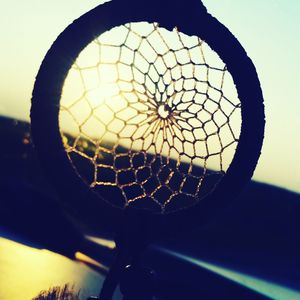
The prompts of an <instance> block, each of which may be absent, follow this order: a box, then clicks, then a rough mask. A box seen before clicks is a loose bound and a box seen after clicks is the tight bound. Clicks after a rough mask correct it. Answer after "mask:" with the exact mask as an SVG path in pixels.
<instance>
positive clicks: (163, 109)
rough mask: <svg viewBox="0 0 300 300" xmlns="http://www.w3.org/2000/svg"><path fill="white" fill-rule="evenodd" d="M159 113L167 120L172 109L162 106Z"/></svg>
mask: <svg viewBox="0 0 300 300" xmlns="http://www.w3.org/2000/svg"><path fill="white" fill-rule="evenodd" d="M157 112H158V115H159V116H160V117H161V118H162V119H167V118H168V117H169V116H170V114H171V108H170V107H169V106H168V105H167V104H161V105H160V106H159V107H158V109H157Z"/></svg>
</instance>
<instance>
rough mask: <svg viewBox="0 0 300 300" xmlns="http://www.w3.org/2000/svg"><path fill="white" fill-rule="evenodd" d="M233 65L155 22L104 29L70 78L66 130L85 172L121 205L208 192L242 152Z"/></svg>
mask: <svg viewBox="0 0 300 300" xmlns="http://www.w3.org/2000/svg"><path fill="white" fill-rule="evenodd" d="M240 107H241V104H240V101H239V99H238V96H237V92H236V88H235V85H234V83H233V80H232V78H231V75H230V74H229V72H228V71H227V68H226V65H225V64H224V63H223V62H222V60H221V59H220V58H219V57H218V55H217V54H216V53H215V52H214V51H213V50H211V48H210V47H209V46H208V45H207V44H206V43H205V42H204V41H202V40H201V39H200V38H198V37H195V36H192V37H191V36H187V35H185V34H183V33H181V32H179V31H178V30H177V29H176V28H174V29H173V31H168V30H166V29H164V28H160V27H159V25H158V24H156V23H151V24H149V23H146V22H145V23H144V22H142V23H130V24H126V25H122V26H120V27H115V28H113V29H111V30H110V31H107V32H105V33H103V34H102V35H100V36H99V37H97V38H96V39H95V40H94V41H93V42H92V43H91V44H90V45H88V46H87V47H86V48H85V49H84V50H83V51H82V52H81V54H80V55H79V57H78V58H77V60H76V61H75V62H74V64H73V66H72V68H71V69H70V71H69V73H68V76H67V78H66V80H65V84H64V88H63V93H62V97H61V104H60V129H61V132H62V137H63V141H64V145H65V149H66V151H67V153H68V155H69V158H70V161H71V162H72V164H73V165H74V167H75V169H76V171H77V172H78V174H79V175H80V176H81V177H82V178H83V180H84V181H86V183H87V184H89V186H90V187H91V189H93V190H94V191H96V192H98V193H99V194H100V195H101V196H103V197H104V198H105V199H107V200H108V201H109V202H110V203H111V204H113V205H117V206H121V207H124V206H127V205H132V206H135V207H138V208H145V209H151V210H153V211H158V212H162V213H164V212H169V211H174V210H177V209H180V208H184V207H187V206H189V205H192V204H194V203H195V202H197V201H199V199H201V198H202V197H203V196H205V195H206V194H207V193H209V192H210V191H211V190H212V189H213V188H214V186H215V185H216V183H217V182H218V181H219V180H220V179H221V178H222V176H224V174H225V173H226V170H227V169H228V166H229V165H230V162H231V160H232V158H233V155H234V153H235V149H236V146H237V143H238V137H239V134H240V126H241V112H240Z"/></svg>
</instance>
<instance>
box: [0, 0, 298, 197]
mask: <svg viewBox="0 0 300 300" xmlns="http://www.w3.org/2000/svg"><path fill="white" fill-rule="evenodd" d="M124 1H125V0H124ZM99 2H100V1H99V0H72V1H71V0H51V1H40V0H26V1H19V0H18V1H17V0H10V1H4V0H1V2H0V36H1V56H0V82H1V85H0V91H1V94H0V96H1V98H0V114H2V115H10V116H14V117H17V118H21V119H29V109H30V97H31V91H32V87H33V83H34V78H35V75H36V73H37V71H38V68H39V65H40V63H41V61H42V59H43V57H44V55H45V53H46V51H47V50H48V48H49V47H50V45H51V44H52V42H53V41H54V40H55V38H56V37H57V35H58V34H59V33H60V32H61V31H62V30H63V29H64V28H65V27H66V26H67V25H68V24H69V23H70V22H71V21H72V20H73V19H75V18H78V17H79V16H80V15H81V14H83V13H84V12H86V11H88V10H90V9H91V8H93V7H95V6H96V5H97V4H98V3H99ZM204 3H205V5H206V6H207V8H208V10H209V11H210V12H211V13H212V14H213V15H215V16H216V17H217V18H218V19H219V20H220V21H221V22H222V23H223V24H225V25H226V26H227V27H228V28H230V30H231V31H232V32H233V33H234V34H235V35H236V37H237V38H238V39H239V40H240V42H241V43H242V44H243V46H244V47H245V49H246V50H247V52H248V54H249V56H250V57H251V58H252V60H253V62H254V63H255V65H256V67H257V70H258V73H259V77H260V80H261V83H262V88H263V92H264V96H265V102H266V103H265V104H266V117H267V125H266V137H265V143H264V147H263V154H262V156H261V159H260V161H259V165H258V167H257V170H256V172H255V176H254V178H255V179H257V180H260V181H264V182H269V183H273V184H276V185H279V186H282V187H285V188H288V189H291V190H294V191H298V192H300V138H299V132H300V104H299V102H300V97H299V93H298V90H297V88H299V86H300V75H299V71H300V59H299V53H300V39H299V36H300V1H298V0H288V1H287V0H251V1H246V0H222V1H220V0H204Z"/></svg>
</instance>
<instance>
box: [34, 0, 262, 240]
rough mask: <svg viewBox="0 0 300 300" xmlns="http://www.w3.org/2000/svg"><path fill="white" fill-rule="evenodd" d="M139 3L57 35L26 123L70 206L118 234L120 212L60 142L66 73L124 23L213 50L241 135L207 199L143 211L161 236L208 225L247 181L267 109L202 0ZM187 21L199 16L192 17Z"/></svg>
mask: <svg viewBox="0 0 300 300" xmlns="http://www.w3.org/2000/svg"><path fill="white" fill-rule="evenodd" d="M123 2H124V1H123ZM133 2H135V1H133ZM140 5H141V4H134V5H132V6H131V5H128V4H127V6H126V5H125V4H124V3H123V4H122V2H119V1H112V2H108V3H105V4H103V5H100V6H98V7H96V8H95V9H93V10H91V11H90V12H88V13H87V14H85V15H83V16H81V17H80V18H79V19H77V20H76V21H74V22H73V23H72V24H71V25H70V26H69V27H67V28H66V29H65V30H64V31H63V32H62V33H61V34H60V36H59V37H58V38H57V40H56V41H55V42H54V44H53V45H52V47H51V48H50V50H49V51H48V53H47V55H46V56H45V58H44V61H43V63H42V65H41V67H40V70H39V73H38V75H37V78H36V82H35V86H34V91H33V96H32V107H31V126H32V136H33V140H34V144H35V147H36V149H37V150H38V154H39V158H40V160H41V162H42V165H43V166H44V167H45V170H46V172H47V175H49V176H50V178H51V180H52V181H53V182H54V184H55V186H56V188H57V190H58V193H59V195H60V196H61V198H62V199H63V202H64V203H65V204H66V205H67V206H68V209H71V210H72V211H73V212H75V215H76V214H79V213H80V218H83V219H85V222H87V223H89V224H93V225H94V226H97V227H98V228H101V230H102V231H109V232H111V231H115V230H116V229H117V228H118V227H119V220H121V219H122V215H123V210H122V209H118V208H115V207H112V206H111V205H110V204H108V203H107V202H106V201H105V199H102V198H101V197H100V196H99V195H97V194H96V193H94V192H92V191H91V190H90V188H89V187H88V186H87V185H86V184H85V183H84V182H83V181H82V180H81V178H79V176H78V175H77V173H76V172H75V171H74V169H73V167H72V165H71V163H70V161H69V158H68V156H67V154H66V152H65V149H64V146H63V142H62V138H61V134H60V130H59V120H58V114H59V103H60V97H61V93H62V88H63V84H64V81H65V78H66V77H67V74H68V71H69V69H70V68H71V66H72V64H73V62H74V61H75V59H76V58H77V57H78V55H79V54H80V52H81V51H82V50H83V49H84V48H85V47H86V46H87V45H88V44H89V43H90V42H92V41H93V40H94V38H95V37H97V36H99V35H100V34H102V33H103V32H105V31H107V30H109V29H111V28H113V27H116V26H119V25H122V24H125V23H129V22H141V21H147V22H158V23H159V24H161V25H162V26H163V27H165V28H167V29H170V28H171V29H172V28H173V27H175V26H177V27H179V28H180V30H181V31H182V32H184V33H185V34H189V35H196V36H198V37H200V38H201V39H202V40H204V41H205V42H206V43H207V44H208V45H209V46H210V47H211V48H212V49H213V50H214V51H215V52H217V53H218V55H219V56H220V58H221V59H222V60H223V62H224V63H225V64H226V65H227V69H228V71H229V72H230V73H231V75H232V77H233V80H234V83H235V85H236V89H237V92H238V96H239V99H240V101H241V114H242V125H241V134H240V138H239V143H238V146H237V149H236V153H235V156H234V158H233V160H232V163H231V165H230V167H229V168H228V170H227V172H226V175H225V176H224V177H223V179H222V180H221V181H220V183H219V184H218V185H217V187H216V188H215V189H214V190H213V191H212V192H211V193H210V194H209V195H208V196H206V197H205V198H204V199H202V200H201V201H199V202H198V203H197V204H195V205H194V206H192V207H189V208H187V209H183V210H180V211H177V212H174V213H170V214H166V215H160V214H147V215H145V220H144V222H146V223H147V224H149V225H148V234H149V236H150V237H151V238H160V237H163V236H166V235H170V234H172V233H176V232H177V231H178V230H184V229H187V228H191V227H195V226H201V225H203V224H205V223H206V222H207V221H209V220H210V219H211V218H212V217H213V216H214V215H215V214H216V213H217V212H219V211H221V210H222V209H223V208H224V207H225V206H226V205H228V204H229V203H230V202H231V200H232V199H234V197H235V196H236V194H237V193H238V192H239V191H240V190H241V188H242V187H243V186H244V184H245V183H247V181H248V180H249V179H250V178H251V176H252V174H253V172H254V169H255V166H256V164H257V161H258V158H259V155H260V151H261V147H262V141H263V133H264V123H265V121H264V106H263V96H262V91H261V88H260V83H259V80H258V77H257V73H256V70H255V67H254V65H253V63H252V62H251V60H250V58H249V57H248V56H247V54H246V52H245V50H244V49H243V48H242V46H241V45H240V44H239V42H238V41H237V39H236V38H235V37H234V36H233V35H232V34H231V33H230V32H229V30H228V29H227V28H226V27H224V26H223V25H222V24H221V23H219V22H218V21H217V20H216V19H215V18H213V17H212V16H211V15H209V14H208V13H207V12H206V10H205V8H204V6H203V5H201V3H199V4H198V3H197V6H196V8H195V9H193V8H192V9H190V10H189V11H188V12H187V13H184V12H183V11H182V9H181V7H177V8H175V9H174V11H172V13H170V11H167V9H166V8H165V7H164V6H161V5H160V6H159V7H157V5H158V4H153V5H152V6H151V8H150V7H149V9H148V8H147V9H146V8H143V7H141V6H140ZM192 19H194V20H197V21H196V22H191V20H192ZM66 178H67V180H65V179H66ZM91 213H92V214H91ZM133 214H135V213H133ZM78 216H79V215H78ZM131 216H132V215H131Z"/></svg>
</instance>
